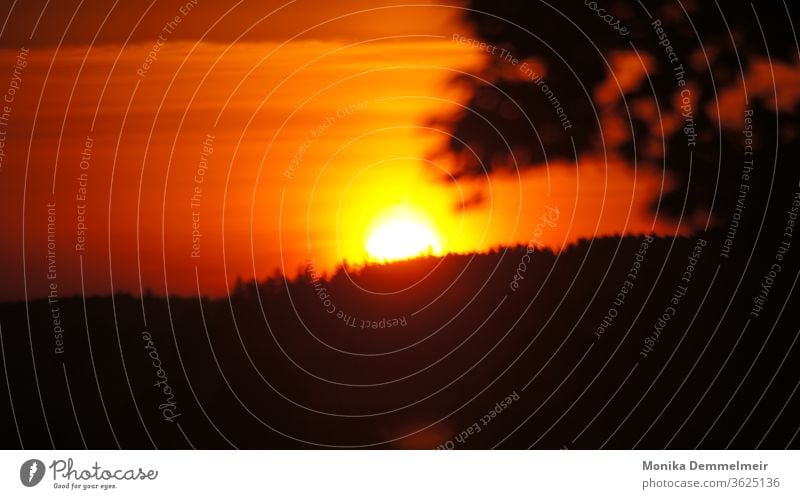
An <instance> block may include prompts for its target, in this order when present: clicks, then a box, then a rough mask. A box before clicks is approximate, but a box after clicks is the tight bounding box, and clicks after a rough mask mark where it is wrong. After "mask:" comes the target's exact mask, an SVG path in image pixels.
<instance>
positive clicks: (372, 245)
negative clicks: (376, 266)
mask: <svg viewBox="0 0 800 499" xmlns="http://www.w3.org/2000/svg"><path fill="white" fill-rule="evenodd" d="M366 250H367V255H368V258H369V259H370V260H373V261H379V262H391V261H396V260H407V259H409V258H414V257H416V256H421V255H428V254H430V255H440V254H441V253H442V244H441V241H440V238H439V235H438V233H437V231H436V229H435V227H434V225H433V224H432V223H431V222H430V220H428V219H427V218H426V217H425V215H424V214H422V213H419V212H417V211H415V210H413V209H410V208H405V207H401V208H397V209H394V210H391V211H390V212H387V213H385V214H384V215H382V216H380V217H377V218H376V219H375V221H374V222H373V223H372V228H371V230H370V231H369V233H368V236H367V242H366Z"/></svg>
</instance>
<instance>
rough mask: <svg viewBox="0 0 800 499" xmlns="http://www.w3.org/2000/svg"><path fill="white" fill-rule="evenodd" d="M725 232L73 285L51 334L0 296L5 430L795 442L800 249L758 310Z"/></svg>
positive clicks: (41, 439) (154, 439)
mask: <svg viewBox="0 0 800 499" xmlns="http://www.w3.org/2000/svg"><path fill="white" fill-rule="evenodd" d="M722 239H723V238H722V234H721V233H714V232H712V233H707V234H701V235H698V236H697V237H693V238H675V239H672V238H650V237H649V236H639V237H632V236H631V237H624V238H615V237H609V238H602V239H595V240H591V241H582V242H581V243H580V244H578V245H575V246H572V247H569V248H567V249H565V250H564V251H563V252H561V253H554V252H552V251H550V250H546V249H539V248H534V249H533V250H530V249H529V248H526V247H516V248H500V249H497V250H495V251H493V252H490V253H488V254H468V255H447V256H443V257H425V258H419V259H415V260H409V261H403V262H395V263H391V264H385V265H368V266H366V267H363V268H358V269H353V268H342V269H340V270H339V271H337V272H336V273H334V274H333V275H330V276H322V275H318V274H317V273H316V272H315V271H314V270H313V269H312V271H311V272H308V273H307V274H305V275H301V276H298V277H297V278H294V279H288V280H287V279H285V278H283V277H282V276H277V275H276V276H273V277H272V278H269V279H266V280H264V281H260V282H255V281H252V282H242V281H240V282H239V283H238V284H237V285H236V286H235V287H234V288H233V289H232V292H231V294H230V296H229V297H225V298H221V299H211V298H207V297H200V298H198V297H157V296H152V295H147V296H143V297H135V296H132V295H128V294H118V295H115V296H113V297H112V296H108V297H86V298H82V297H79V296H78V297H71V298H67V299H63V300H62V301H61V303H60V318H61V320H62V326H63V330H64V333H63V345H62V348H63V353H56V352H55V349H56V345H55V339H54V334H53V324H52V317H53V316H52V310H51V308H52V307H51V304H49V303H48V302H47V301H46V300H37V301H31V302H30V303H28V304H25V303H22V302H19V303H6V304H2V305H0V326H2V351H3V358H4V370H3V372H4V373H5V374H6V376H7V382H8V383H4V385H6V386H7V387H10V388H9V391H10V395H11V397H10V400H11V401H12V404H10V405H9V406H8V407H4V408H2V409H0V418H2V423H3V424H2V435H3V437H2V442H3V444H4V446H6V447H11V448H14V447H21V446H24V447H25V448H50V447H55V448H83V447H84V446H87V447H89V448H117V447H122V448H129V449H130V448H152V447H158V448H191V447H195V448H229V447H234V446H235V447H237V448H306V447H314V446H323V447H388V448H437V447H440V448H489V447H494V446H498V447H501V448H528V447H535V448H563V447H568V448H600V447H604V448H632V447H638V448H662V447H670V448H685V447H695V446H699V447H701V448H724V447H727V446H730V447H734V448H738V447H741V448H753V447H759V446H760V447H764V448H783V447H786V446H796V430H797V429H796V420H795V418H794V417H793V416H792V414H795V413H796V411H797V409H798V406H797V400H796V398H795V397H794V396H793V395H794V391H793V390H794V389H795V388H796V386H797V384H798V374H797V371H796V370H794V369H791V368H790V367H789V366H791V365H794V363H796V361H797V348H796V339H797V331H798V328H800V324H799V322H800V319H799V318H798V316H797V314H794V313H792V310H791V307H788V308H785V307H786V304H787V303H789V301H788V299H789V298H790V297H791V296H792V293H793V291H794V284H795V282H794V281H795V280H796V276H797V265H796V260H788V259H787V261H785V262H784V267H783V270H782V271H781V273H780V274H779V275H778V276H777V278H776V279H775V280H774V283H773V285H772V288H771V290H770V293H769V299H768V300H767V301H766V305H765V307H764V309H763V310H762V311H761V313H760V316H759V317H758V318H755V317H753V316H751V311H752V310H753V299H754V297H755V296H757V295H758V294H759V292H760V290H761V284H762V281H763V278H764V275H765V273H766V272H768V271H769V267H770V265H769V264H770V262H771V261H772V258H773V255H772V253H773V252H774V249H775V248H774V245H773V244H761V245H758V246H757V247H756V250H757V251H756V252H755V256H754V257H753V258H751V259H749V260H748V256H749V255H748V254H747V253H748V252H749V250H750V249H751V248H750V247H747V246H738V245H739V244H745V241H746V239H744V236H743V239H742V240H737V243H736V244H737V249H738V251H736V252H734V255H739V256H734V257H732V258H729V259H727V260H725V259H720V258H719V252H720V247H721V241H722ZM766 239H767V238H762V240H764V241H766ZM648 241H649V242H648ZM701 241H704V243H702V242H701ZM703 244H704V245H703ZM762 247H763V249H761V248H762ZM745 250H747V251H745ZM526 255H528V256H529V257H530V259H529V260H528V259H527V258H524V257H525V256H526ZM637 255H638V256H637ZM693 256H694V257H695V258H694V264H693V265H691V264H692V260H691V259H692V258H693ZM746 261H750V262H751V265H750V266H747V265H745V264H744V263H745V262H746ZM521 262H526V264H525V265H524V267H522V266H521V265H520V263H521ZM637 262H638V264H637ZM689 265H691V267H692V268H691V272H690V278H689V281H688V282H686V281H685V280H684V277H685V276H686V274H685V272H687V269H688V266H689ZM634 268H635V269H636V270H635V278H632V277H630V274H631V271H632V269H634ZM514 276H517V279H516V280H515V279H514ZM512 282H516V283H517V286H516V289H515V288H514V286H512V285H511V283H512ZM626 282H627V283H626ZM681 286H685V288H682V287H681ZM676 296H677V302H675V301H674V300H676ZM670 307H671V308H670ZM670 310H672V311H674V313H672V312H671V311H670ZM659 318H665V319H664V323H662V324H661V327H659V322H658V321H659ZM745 325H747V327H745ZM648 338H650V340H648ZM654 339H655V341H654ZM11 352H14V354H13V355H11ZM34 362H35V364H34ZM166 387H168V388H169V390H168V391H167V390H166ZM470 428H472V430H469V429H470Z"/></svg>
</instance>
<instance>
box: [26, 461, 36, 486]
mask: <svg viewBox="0 0 800 499" xmlns="http://www.w3.org/2000/svg"><path fill="white" fill-rule="evenodd" d="M38 470H39V465H38V464H37V463H36V461H34V462H32V463H31V469H30V470H29V471H28V483H31V482H32V481H33V476H34V475H35V474H36V472H37V471H38Z"/></svg>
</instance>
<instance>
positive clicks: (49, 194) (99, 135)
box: [0, 5, 674, 299]
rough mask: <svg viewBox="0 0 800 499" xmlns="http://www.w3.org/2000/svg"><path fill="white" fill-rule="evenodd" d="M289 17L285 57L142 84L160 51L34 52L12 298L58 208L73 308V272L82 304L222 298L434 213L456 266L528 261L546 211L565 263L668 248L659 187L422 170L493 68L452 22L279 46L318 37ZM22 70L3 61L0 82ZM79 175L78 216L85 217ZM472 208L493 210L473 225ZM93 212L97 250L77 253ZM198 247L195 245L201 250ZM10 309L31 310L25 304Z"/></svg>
mask: <svg viewBox="0 0 800 499" xmlns="http://www.w3.org/2000/svg"><path fill="white" fill-rule="evenodd" d="M209 8H210V7H209ZM288 8H291V7H288ZM197 9H201V6H199V5H198V7H197ZM434 11H436V9H434ZM334 14H335V13H334ZM191 15H195V13H192V14H191ZM293 15H294V17H292V16H293ZM293 15H292V14H291V12H289V13H286V14H285V15H284V21H283V22H281V23H278V25H279V26H280V27H281V30H280V31H281V33H280V34H276V40H275V41H264V40H262V41H248V42H240V43H235V44H230V43H222V42H219V41H211V42H205V41H203V42H189V41H186V40H181V39H167V41H166V42H165V43H164V44H163V45H162V46H159V50H158V51H157V53H156V54H155V56H156V57H155V58H152V57H151V59H152V62H151V64H149V65H147V64H146V60H147V58H148V53H149V52H150V51H151V50H152V49H153V43H152V42H142V41H137V42H135V43H129V44H127V45H124V46H123V45H122V44H120V43H106V44H102V45H98V46H94V47H89V46H88V45H85V44H78V45H71V46H67V47H62V48H60V49H55V48H53V47H42V48H34V49H32V50H31V51H30V53H29V54H28V58H27V60H28V65H27V67H25V68H24V74H23V76H22V80H21V82H22V88H21V90H19V91H18V92H17V93H16V95H15V98H14V100H13V103H12V104H11V117H12V120H11V123H10V125H9V126H8V135H7V139H6V141H5V143H4V152H5V154H6V157H5V158H4V160H3V162H2V168H0V179H1V180H0V203H1V204H2V211H3V213H4V218H5V220H6V224H5V225H7V227H6V229H7V232H6V236H5V237H6V238H7V239H6V241H9V242H11V244H9V243H8V242H7V243H5V244H4V245H3V247H2V249H1V250H0V251H2V254H0V257H2V258H3V259H4V260H6V261H8V262H13V264H12V265H10V267H11V270H10V271H9V272H10V274H9V282H11V281H14V282H17V281H18V282H22V244H21V242H22V240H23V234H22V232H23V222H22V220H23V215H24V220H25V222H24V230H25V235H24V245H25V258H26V260H25V264H26V265H25V268H26V271H27V289H28V292H29V294H30V295H31V296H41V295H44V294H45V293H46V292H47V289H48V285H49V284H50V281H49V280H48V279H47V277H46V274H47V252H48V245H47V216H48V203H55V206H56V208H55V216H56V221H55V225H54V226H55V230H56V262H57V273H58V276H57V282H58V286H59V289H60V292H61V294H67V293H74V292H79V291H80V290H81V279H80V265H79V263H80V258H81V257H82V258H83V262H84V283H85V287H86V291H87V292H88V293H90V294H95V293H98V294H99V293H106V292H109V291H110V290H111V289H112V282H113V289H114V290H116V291H120V290H125V291H131V292H134V293H138V292H139V289H140V284H141V286H142V287H143V288H152V289H153V290H155V291H156V292H158V293H163V292H165V291H167V290H168V291H169V292H171V293H182V294H189V293H193V292H195V289H196V283H195V267H196V268H197V269H198V274H199V276H200V281H201V289H202V291H203V292H206V293H210V294H220V293H223V292H224V290H225V288H226V286H228V285H229V284H230V283H231V282H233V281H234V279H235V278H236V276H239V275H241V276H244V277H245V278H249V277H252V276H253V275H254V274H255V276H257V277H259V278H263V277H265V276H267V275H270V274H272V273H273V271H274V269H276V268H278V269H280V268H282V269H284V271H285V272H286V273H287V274H288V275H294V274H295V272H296V271H297V269H298V268H300V267H302V266H303V265H304V263H305V262H306V260H307V259H308V258H311V259H313V260H314V261H315V263H316V265H317V266H318V267H321V268H326V269H332V268H334V267H335V266H336V265H337V264H338V263H340V262H341V260H342V259H347V260H349V261H354V262H358V261H359V260H361V259H362V258H363V257H364V251H365V250H364V243H365V239H366V237H367V235H368V234H367V232H368V230H369V227H370V224H371V223H372V222H373V220H374V219H375V217H376V216H379V215H380V214H381V213H382V212H384V211H385V210H386V209H391V208H393V207H395V206H398V205H408V206H413V207H414V208H415V209H417V210H419V211H421V212H424V213H426V214H428V216H429V217H430V219H431V221H432V223H433V224H434V225H435V227H436V229H437V232H438V233H439V235H440V238H441V239H442V243H443V249H444V250H445V251H457V252H466V251H475V250H486V249H489V248H491V247H494V246H497V245H501V244H516V243H520V244H525V243H527V242H528V241H529V240H530V238H531V236H532V232H533V230H534V226H535V225H536V223H537V219H538V217H539V216H540V215H541V213H542V212H543V211H544V210H545V209H546V206H551V207H558V208H559V210H560V218H559V221H558V223H557V226H556V227H551V228H550V229H551V230H548V231H547V232H546V234H545V235H544V241H545V243H546V244H548V245H551V246H553V247H556V248H557V247H560V246H561V245H562V244H564V243H565V242H566V243H569V242H574V241H577V240H578V239H579V238H583V237H592V236H593V235H611V234H619V233H642V232H650V231H651V230H653V229H656V230H658V231H659V232H662V233H669V232H671V231H672V230H674V229H673V228H671V227H669V226H666V225H655V226H654V223H653V220H652V215H651V214H649V213H648V211H647V206H648V204H649V203H650V202H651V201H652V200H653V199H654V197H655V196H657V195H658V193H659V192H660V190H661V188H662V185H661V182H662V178H661V174H660V172H655V171H650V170H645V169H640V170H639V171H638V172H636V173H635V172H633V171H632V170H630V169H628V168H625V167H622V166H621V165H617V164H613V163H612V164H611V165H609V166H606V165H605V164H604V162H603V161H602V160H601V159H598V160H595V161H590V160H586V159H582V161H583V163H584V164H583V165H582V166H581V169H580V170H578V169H577V168H576V165H574V164H552V165H550V168H549V169H547V170H546V169H538V170H525V171H524V174H521V175H519V176H516V175H508V174H503V175H500V174H495V175H492V176H491V177H488V178H485V179H482V180H480V179H476V180H463V179H462V180H459V181H458V182H456V181H455V180H453V179H450V178H449V177H448V175H447V172H448V170H449V168H448V165H447V164H433V163H430V162H428V160H427V159H426V158H429V156H430V153H431V151H433V150H435V149H437V147H438V146H440V145H441V144H442V143H443V141H445V140H446V139H447V137H446V135H444V134H443V132H441V131H436V130H431V129H426V128H424V123H426V122H427V121H428V119H430V118H431V117H436V116H442V115H448V114H450V113H452V112H454V111H456V110H457V109H458V105H459V104H460V103H463V102H465V101H466V99H467V95H466V94H465V91H464V89H463V88H458V87H456V86H455V85H454V84H453V83H452V78H453V77H454V76H455V75H457V74H458V72H460V71H474V70H476V69H478V68H480V67H481V65H482V64H483V59H482V55H481V54H479V53H477V52H475V51H473V50H471V49H469V48H468V47H466V46H465V45H463V44H457V43H453V42H452V40H451V34H452V33H453V32H455V31H459V32H461V33H467V34H468V33H469V31H468V29H466V28H465V27H464V26H461V25H459V24H458V21H457V19H458V18H457V12H454V11H452V10H451V9H441V15H428V16H419V15H416V14H414V13H407V14H403V15H400V14H398V15H393V17H391V19H392V20H393V22H391V23H389V22H386V23H383V24H379V23H376V22H375V19H376V18H375V13H367V14H363V15H364V16H366V17H363V18H361V19H360V20H354V19H350V18H348V19H347V20H346V22H340V23H339V24H338V25H333V26H331V25H326V26H324V28H320V30H319V32H318V36H317V37H316V38H315V37H314V36H313V35H312V34H308V33H306V34H304V35H303V36H302V37H300V38H297V39H295V40H291V41H288V42H287V41H285V40H286V38H287V37H290V36H291V33H295V32H297V31H298V30H301V29H304V28H305V27H306V26H308V25H309V24H310V23H311V25H313V23H312V21H313V19H309V18H308V16H305V15H304V14H303V13H302V12H300V11H297V12H295V14H293ZM326 15H332V14H331V13H326ZM167 17H169V16H167ZM201 17H202V16H201V15H200V14H199V13H197V18H198V19H200V18H201ZM187 19H188V18H187ZM292 19H294V20H295V21H296V23H297V29H296V30H295V31H292V30H291V29H289V28H288V27H287V23H290V22H291V21H292ZM321 19H325V18H324V16H323V17H321ZM301 20H302V22H301ZM120 22H121V21H120ZM187 22H188V21H187ZM316 22H319V21H316ZM337 26H338V27H337ZM382 26H383V27H382ZM357 27H361V28H357ZM364 27H369V29H364ZM412 27H413V29H412ZM187 29H188V28H187ZM283 31H286V33H283ZM281 37H283V38H281ZM17 54H18V51H17V50H13V49H6V50H3V53H2V60H3V61H8V62H7V63H6V64H4V66H5V67H6V68H8V67H10V66H13V64H14V60H15V57H16V56H17ZM7 73H8V74H9V76H10V75H11V72H10V71H7ZM87 137H90V138H91V147H90V149H91V150H90V151H87V152H90V158H89V157H87V158H85V159H87V160H88V163H84V164H83V166H84V167H87V166H88V169H86V170H83V169H82V168H81V159H82V154H83V152H84V149H86V147H87V146H86V142H87ZM204 144H205V149H204ZM212 149H213V151H212ZM201 162H202V164H201ZM198 170H201V171H202V177H198ZM84 172H85V173H86V177H83V179H84V181H85V182H84V183H85V184H86V191H85V193H86V201H85V202H84V201H82V200H79V199H77V198H76V195H78V194H79V193H81V192H82V191H80V190H79V188H80V187H81V177H80V175H81V174H82V173H84ZM634 177H635V178H634ZM53 188H55V190H54V191H53ZM23 193H24V200H23ZM478 194H482V195H483V196H484V197H485V199H486V201H485V203H483V204H481V205H479V206H471V207H468V208H462V202H463V200H464V199H473V198H474V197H475V196H476V195H478ZM193 196H194V198H193ZM193 199H194V206H193V205H192V202H193ZM23 201H24V202H23ZM84 204H85V206H86V211H85V213H86V225H87V230H86V237H87V239H86V247H85V249H84V250H82V251H76V248H75V245H76V242H78V241H77V239H76V230H77V229H78V221H79V220H78V216H79V215H80V214H81V213H82V210H83V205H84ZM193 224H194V227H193ZM193 229H194V230H195V235H197V234H202V236H201V238H200V243H199V246H195V247H194V248H193V246H192V231H193ZM51 249H52V248H51ZM193 251H194V255H193ZM112 278H113V281H112ZM165 282H166V283H167V285H166V286H165ZM167 286H168V287H167ZM2 293H4V294H3V295H2V296H0V299H8V298H19V297H20V295H21V289H20V287H19V286H4V287H3V289H2Z"/></svg>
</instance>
